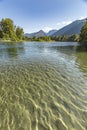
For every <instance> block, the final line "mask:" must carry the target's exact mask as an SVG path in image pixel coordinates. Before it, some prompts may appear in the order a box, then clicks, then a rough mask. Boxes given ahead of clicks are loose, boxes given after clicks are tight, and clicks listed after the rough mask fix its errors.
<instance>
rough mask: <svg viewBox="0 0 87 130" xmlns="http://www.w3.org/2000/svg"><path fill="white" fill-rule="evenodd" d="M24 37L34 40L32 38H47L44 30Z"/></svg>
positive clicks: (26, 34)
mask: <svg viewBox="0 0 87 130" xmlns="http://www.w3.org/2000/svg"><path fill="white" fill-rule="evenodd" d="M24 36H27V37H29V38H32V37H45V36H46V33H45V32H44V31H43V30H40V31H38V32H35V33H30V34H28V33H25V34H24Z"/></svg>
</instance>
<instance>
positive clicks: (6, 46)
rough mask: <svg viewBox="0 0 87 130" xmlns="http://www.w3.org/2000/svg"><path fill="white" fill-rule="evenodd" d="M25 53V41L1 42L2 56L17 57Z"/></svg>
mask: <svg viewBox="0 0 87 130" xmlns="http://www.w3.org/2000/svg"><path fill="white" fill-rule="evenodd" d="M24 53H25V49H24V43H13V42H12V43H2V44H0V57H1V58H4V59H6V58H9V59H10V58H13V59H17V58H18V57H19V56H20V55H23V54H24Z"/></svg>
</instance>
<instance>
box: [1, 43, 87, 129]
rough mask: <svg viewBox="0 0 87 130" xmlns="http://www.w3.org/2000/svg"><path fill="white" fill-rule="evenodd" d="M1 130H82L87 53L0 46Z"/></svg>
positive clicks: (73, 47)
mask: <svg viewBox="0 0 87 130" xmlns="http://www.w3.org/2000/svg"><path fill="white" fill-rule="evenodd" d="M0 130H87V48H86V47H85V48H84V47H81V46H80V45H78V43H75V42H74V43H73V42H64V43H63V42H53V43H45V42H43V43H38V42H24V43H0Z"/></svg>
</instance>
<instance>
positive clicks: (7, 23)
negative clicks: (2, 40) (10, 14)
mask: <svg viewBox="0 0 87 130" xmlns="http://www.w3.org/2000/svg"><path fill="white" fill-rule="evenodd" d="M0 26H1V30H2V31H3V33H4V34H6V35H8V37H9V39H10V38H12V39H13V38H14V37H16V34H15V26H14V23H13V21H12V20H11V19H10V18H6V19H2V20H1V22H0Z"/></svg>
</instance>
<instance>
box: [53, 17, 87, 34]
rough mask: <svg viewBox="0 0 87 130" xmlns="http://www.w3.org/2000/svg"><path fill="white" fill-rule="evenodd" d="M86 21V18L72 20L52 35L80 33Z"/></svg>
mask: <svg viewBox="0 0 87 130" xmlns="http://www.w3.org/2000/svg"><path fill="white" fill-rule="evenodd" d="M85 22H86V19H83V20H76V21H74V22H72V23H71V24H69V25H67V26H65V27H63V28H61V29H60V30H58V31H57V32H56V33H54V34H53V35H52V36H60V35H73V34H80V31H81V28H82V27H83V25H84V24H85Z"/></svg>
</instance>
